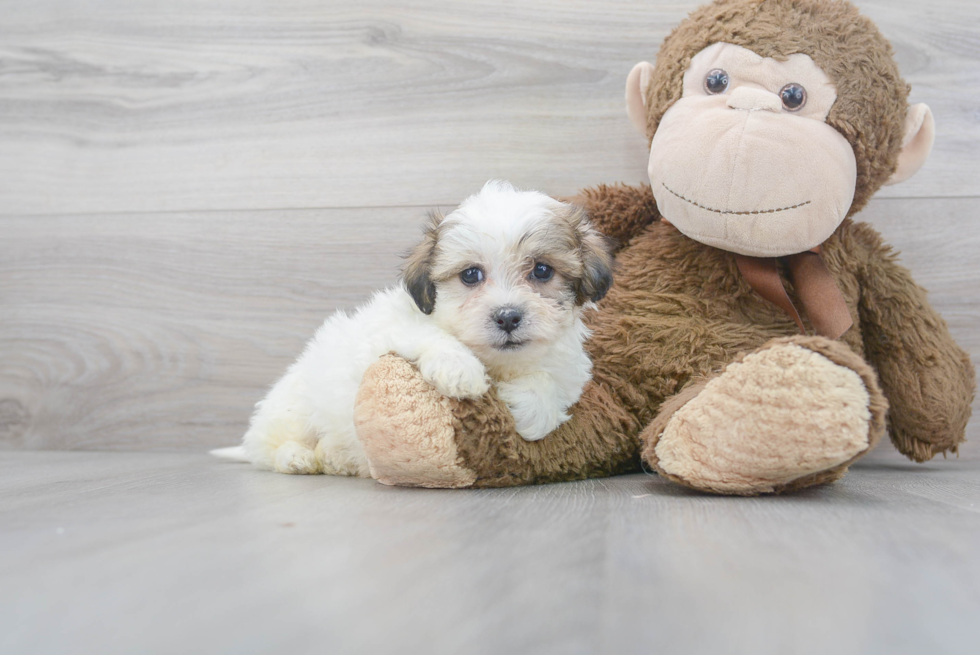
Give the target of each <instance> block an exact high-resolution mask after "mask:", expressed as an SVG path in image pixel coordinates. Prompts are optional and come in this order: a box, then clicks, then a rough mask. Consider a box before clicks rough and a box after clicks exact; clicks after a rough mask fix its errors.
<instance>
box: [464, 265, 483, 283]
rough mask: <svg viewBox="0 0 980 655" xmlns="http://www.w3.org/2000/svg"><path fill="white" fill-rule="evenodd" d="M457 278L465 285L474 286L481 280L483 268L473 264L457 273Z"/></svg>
mask: <svg viewBox="0 0 980 655" xmlns="http://www.w3.org/2000/svg"><path fill="white" fill-rule="evenodd" d="M459 279H460V280H462V281H463V284H465V285H467V286H470V287H472V286H475V285H477V284H479V283H480V282H483V270H482V269H480V268H477V267H476V266H473V267H471V268H468V269H466V270H465V271H463V272H462V273H460V274H459Z"/></svg>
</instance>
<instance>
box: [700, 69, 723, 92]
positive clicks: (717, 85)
mask: <svg viewBox="0 0 980 655" xmlns="http://www.w3.org/2000/svg"><path fill="white" fill-rule="evenodd" d="M727 88H728V73H726V72H725V71H723V70H721V69H720V68H716V69H714V70H713V71H710V72H709V73H708V75H707V76H706V77H705V78H704V90H705V91H707V92H708V93H710V94H711V95H718V94H719V93H724V92H725V89H727Z"/></svg>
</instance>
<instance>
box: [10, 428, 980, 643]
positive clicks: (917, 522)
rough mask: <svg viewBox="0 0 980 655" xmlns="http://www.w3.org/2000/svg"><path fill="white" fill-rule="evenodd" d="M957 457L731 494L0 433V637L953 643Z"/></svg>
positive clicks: (968, 625)
mask: <svg viewBox="0 0 980 655" xmlns="http://www.w3.org/2000/svg"><path fill="white" fill-rule="evenodd" d="M974 445H975V444H974ZM978 474H980V451H978V450H977V449H976V448H973V449H972V450H968V451H965V452H964V456H963V457H961V458H960V459H958V460H949V461H939V462H931V463H928V464H925V465H922V466H916V467H914V469H913V467H912V465H911V464H909V463H907V462H904V460H902V459H901V458H900V456H898V455H897V454H896V453H894V452H893V451H887V452H884V451H881V450H880V451H879V452H876V453H873V454H872V455H871V456H870V457H869V458H868V459H867V460H866V461H864V462H862V463H861V464H860V465H859V466H857V467H855V470H853V471H851V473H850V474H849V475H848V476H847V477H846V478H845V479H844V480H843V481H841V482H840V483H837V484H835V485H831V486H829V487H823V488H819V489H811V490H807V491H805V492H803V493H799V494H793V495H790V496H785V497H769V498H756V499H744V498H721V497H709V496H704V495H700V494H696V493H693V492H690V491H687V490H685V489H682V488H680V487H677V486H672V485H670V484H669V483H667V482H666V481H664V480H661V479H658V478H656V477H648V476H644V475H632V476H624V477H620V478H614V479H611V480H589V481H585V482H580V483H570V484H556V485H547V486H543V487H530V488H518V489H502V490H478V491H466V490H464V491H445V490H418V489H396V488H387V487H382V486H381V485H378V484H376V483H374V482H372V481H369V480H353V479H343V478H330V477H325V476H313V477H292V476H283V475H277V474H273V473H267V472H262V471H256V470H253V469H251V468H249V467H247V466H243V465H237V464H232V463H228V462H221V461H217V460H213V459H211V458H208V457H207V456H206V455H203V454H148V453H26V452H25V453H0V498H3V502H2V503H0V523H2V525H3V530H2V531H0V555H2V557H0V587H2V588H3V589H4V591H5V593H4V594H2V595H0V650H2V651H3V652H5V653H39V654H41V653H65V652H71V653H99V654H108V653H136V652H138V653H174V652H208V653H265V652H276V653H282V652H289V653H323V652H329V653H376V652H397V653H437V654H441V653H453V654H456V653H474V654H482V653H562V654H565V653H624V654H630V653H644V654H646V653H651V652H656V653H665V654H666V653H678V654H685V655H686V654H689V653H711V652H718V653H757V654H763V655H764V654H768V653H779V654H783V653H797V654H799V655H806V654H809V653H815V654H816V653H820V654H823V653H828V652H833V653H841V654H842V655H849V654H851V653H861V654H863V655H868V654H874V653H887V654H898V653H950V654H960V653H962V654H964V655H966V654H971V655H972V653H974V652H975V650H976V644H977V642H978V638H980V629H978V625H977V622H976V617H977V615H978V613H980V594H978V591H977V590H978V589H980V554H978V550H977V548H976V546H977V544H978V543H980V513H978V507H980V485H978V480H980V475H978Z"/></svg>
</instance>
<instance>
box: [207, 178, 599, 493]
mask: <svg viewBox="0 0 980 655" xmlns="http://www.w3.org/2000/svg"><path fill="white" fill-rule="evenodd" d="M611 261H612V260H611V254H610V249H609V246H608V244H607V242H606V240H605V239H604V238H603V237H602V236H601V235H600V234H598V233H597V232H596V231H595V230H594V229H593V228H592V227H591V226H590V225H589V222H588V220H587V218H586V216H585V214H584V212H582V210H581V209H579V208H577V207H575V206H573V205H568V204H564V203H561V202H559V201H557V200H554V199H553V198H550V197H548V196H546V195H544V194H542V193H538V192H535V191H519V190H517V189H515V188H514V187H513V186H511V185H510V184H508V183H506V182H497V181H491V182H488V183H487V184H486V186H484V187H483V189H482V190H481V191H480V192H479V193H478V194H476V195H474V196H471V197H469V198H467V199H466V200H465V201H464V202H463V203H462V204H461V205H460V206H459V208H458V209H456V210H455V211H454V212H452V213H451V214H449V215H448V216H446V217H445V218H443V217H441V216H437V215H434V216H433V217H432V219H431V221H430V222H429V224H428V225H427V226H426V228H425V236H424V238H423V240H422V242H421V243H419V244H418V245H417V246H416V247H415V249H414V250H413V251H412V253H411V254H410V255H409V257H408V260H407V263H406V265H405V269H404V273H403V280H402V284H400V285H398V286H395V287H392V288H390V289H387V290H385V291H381V292H378V293H377V294H375V295H374V297H373V298H372V299H371V300H370V302H368V303H367V304H366V305H364V306H363V307H361V308H359V309H358V310H357V311H356V312H354V313H353V314H346V313H344V312H337V313H336V314H334V315H333V316H331V317H330V318H328V319H327V320H326V322H324V324H323V325H322V326H321V327H320V329H319V330H317V333H316V335H315V336H314V337H313V339H311V340H310V342H309V343H308V344H307V346H306V350H305V351H304V352H303V354H302V355H301V356H300V358H299V360H297V361H296V362H295V363H294V364H293V365H292V366H290V367H289V370H288V371H287V372H286V374H285V375H284V376H283V377H282V379H280V380H279V381H278V382H277V383H276V384H275V386H273V387H272V389H271V390H270V391H269V394H268V395H267V396H266V397H265V398H264V399H263V400H262V401H260V402H259V403H258V404H257V405H256V410H255V414H254V415H253V416H252V421H251V424H250V426H249V429H248V431H247V432H246V433H245V437H244V439H243V443H242V445H241V446H239V447H235V448H223V449H219V450H216V451H212V453H214V454H215V455H218V456H219V457H227V458H231V459H239V460H246V461H249V462H252V463H253V464H255V465H256V466H259V467H262V468H266V469H273V470H276V471H280V472H283V473H328V474H334V475H359V476H365V477H367V476H369V475H370V472H369V471H368V463H367V459H366V458H365V456H364V451H363V449H362V448H361V445H360V443H359V442H358V440H357V435H356V433H355V430H354V418H353V417H354V399H355V396H356V394H357V389H358V386H359V385H360V383H361V378H362V377H363V375H364V371H365V370H366V369H367V368H368V366H370V365H371V364H372V363H373V362H374V361H375V360H377V359H378V358H379V357H381V356H382V355H384V354H385V353H388V352H394V353H397V354H398V355H401V356H402V357H404V358H406V359H408V360H410V361H412V362H414V363H415V364H416V365H417V366H418V369H419V372H420V373H421V375H422V377H423V378H424V379H425V380H426V381H428V382H429V383H430V384H432V385H433V386H434V387H435V388H436V389H437V390H438V391H439V392H441V393H442V394H444V395H447V396H452V397H454V398H478V397H480V396H482V395H483V394H485V393H486V392H487V391H488V390H489V388H490V385H491V384H492V385H494V386H495V387H496V389H497V392H498V394H499V395H500V398H501V399H502V400H503V401H504V402H505V403H506V404H507V406H508V407H509V408H510V410H511V412H512V414H513V416H514V421H515V423H516V425H517V431H518V433H519V434H520V435H521V436H522V437H524V438H525V439H527V440H529V441H531V440H537V439H541V438H543V437H544V436H545V435H547V434H548V433H549V432H551V431H552V430H553V429H555V428H556V427H558V426H559V425H560V424H561V423H562V422H564V421H566V420H568V414H567V409H568V408H569V406H571V405H572V404H573V403H575V401H576V400H578V398H579V395H580V394H581V393H582V388H583V387H584V386H585V383H586V382H587V381H588V380H589V377H590V373H591V369H592V363H591V361H590V360H589V357H588V355H587V354H586V353H585V351H584V349H583V342H584V341H585V338H586V337H587V336H588V330H587V329H586V327H585V325H584V324H583V322H582V318H581V316H582V311H583V309H584V308H586V307H588V306H589V305H590V304H591V303H592V302H594V301H597V300H599V299H600V298H601V297H602V296H603V295H605V293H606V291H607V290H608V288H609V285H610V284H611V283H612V271H611Z"/></svg>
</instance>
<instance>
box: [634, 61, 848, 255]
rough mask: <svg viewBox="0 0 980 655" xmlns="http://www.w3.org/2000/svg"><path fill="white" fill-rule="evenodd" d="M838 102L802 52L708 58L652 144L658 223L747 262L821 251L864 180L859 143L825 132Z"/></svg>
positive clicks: (697, 65)
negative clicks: (857, 159) (745, 257)
mask: <svg viewBox="0 0 980 655" xmlns="http://www.w3.org/2000/svg"><path fill="white" fill-rule="evenodd" d="M836 100H837V90H836V88H835V86H834V84H833V83H832V82H831V81H830V80H829V79H828V77H827V76H826V75H825V74H824V72H823V71H822V70H820V68H819V67H818V66H817V65H816V64H815V63H814V62H813V60H812V59H811V58H810V57H809V56H807V55H805V54H794V55H790V56H789V57H787V58H786V59H785V60H783V61H777V60H775V59H771V58H764V57H760V56H759V55H757V54H755V53H754V52H752V51H751V50H748V49H746V48H742V47H740V46H736V45H732V44H728V43H716V44H714V45H711V46H709V47H707V48H705V49H704V50H702V51H701V52H699V53H698V54H697V55H696V56H695V57H694V58H693V59H692V60H691V65H690V67H689V68H688V70H687V72H686V73H685V74H684V92H683V95H682V97H681V98H680V99H679V100H678V101H677V102H675V103H674V104H673V105H672V106H671V107H670V109H669V110H668V111H667V112H666V113H665V114H664V116H663V118H662V120H661V121H660V125H659V127H658V128H657V131H656V134H655V135H654V138H653V142H652V143H651V146H650V163H649V169H648V172H649V174H650V182H651V184H652V186H653V194H654V197H655V198H656V200H657V206H658V208H659V209H660V212H661V214H662V215H663V216H664V218H666V219H667V220H668V221H669V222H670V223H671V224H673V225H674V226H676V227H677V229H678V230H680V231H681V232H683V233H684V234H685V235H687V236H689V237H691V238H693V239H695V240H697V241H700V242H702V243H705V244H707V245H711V246H715V247H718V248H722V249H724V250H730V251H733V252H737V253H740V254H743V255H752V256H757V257H762V256H769V257H772V256H781V255H789V254H793V253H798V252H803V251H806V250H809V249H810V248H813V247H814V246H817V245H819V244H820V243H822V242H823V241H825V240H826V239H827V238H828V237H829V236H830V235H831V234H832V233H833V231H834V230H835V229H836V228H837V226H838V225H839V224H840V223H841V221H843V220H844V217H845V216H846V215H847V212H848V209H849V208H850V206H851V201H852V199H853V197H854V188H855V180H856V175H857V169H856V162H855V158H854V152H853V150H852V148H851V145H850V144H849V143H848V142H847V140H846V139H845V138H844V137H843V136H842V135H841V134H840V133H839V132H838V131H837V130H835V129H834V128H833V127H831V126H830V125H828V124H827V123H825V122H824V121H825V120H826V118H827V114H828V113H829V112H830V109H831V107H832V106H833V104H834V102H835V101H836Z"/></svg>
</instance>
